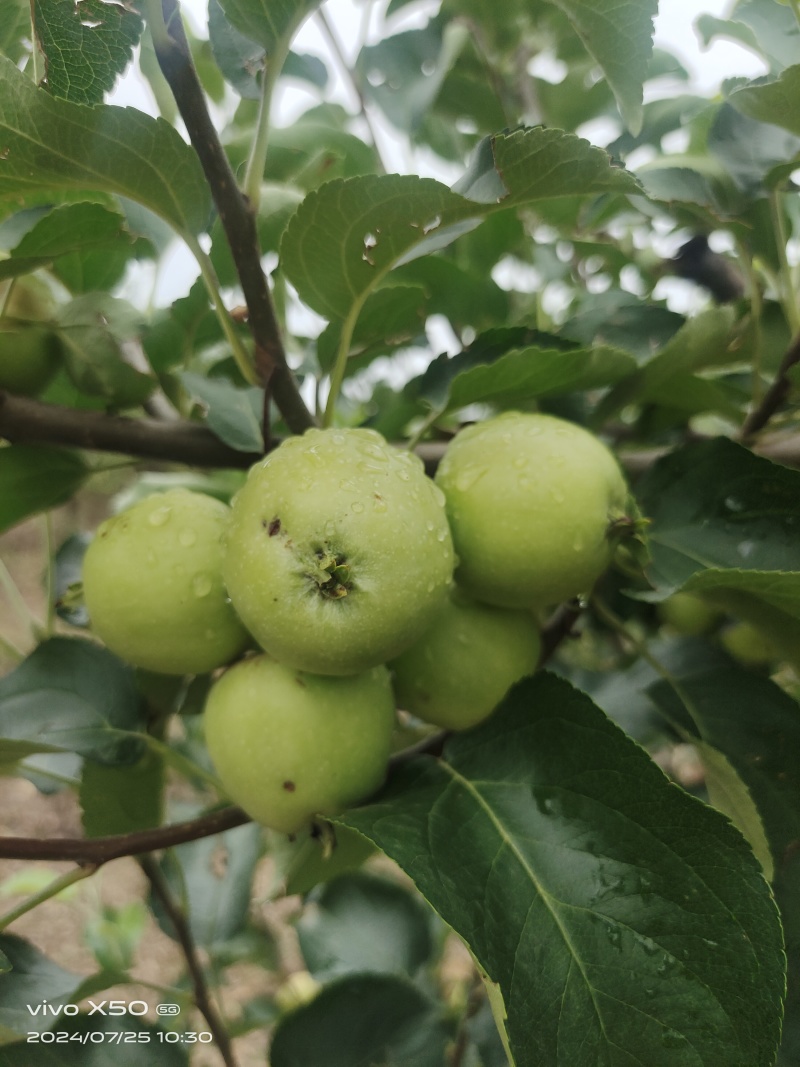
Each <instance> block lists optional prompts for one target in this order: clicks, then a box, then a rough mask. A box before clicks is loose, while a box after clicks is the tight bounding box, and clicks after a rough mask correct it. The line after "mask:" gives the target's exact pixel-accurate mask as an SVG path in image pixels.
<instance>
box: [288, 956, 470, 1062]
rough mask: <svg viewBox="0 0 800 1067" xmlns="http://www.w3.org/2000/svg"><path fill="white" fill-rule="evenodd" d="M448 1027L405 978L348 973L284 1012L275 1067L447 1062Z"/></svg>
mask: <svg viewBox="0 0 800 1067" xmlns="http://www.w3.org/2000/svg"><path fill="white" fill-rule="evenodd" d="M448 1038H449V1032H448V1028H447V1027H446V1026H445V1025H444V1024H443V1023H442V1022H441V1020H440V1019H439V1017H438V1015H437V1009H436V1006H435V1005H434V1004H433V1003H432V1002H431V1001H430V1000H428V998H427V997H426V996H425V995H424V994H423V993H421V992H420V991H419V990H418V989H417V988H416V987H415V986H413V985H411V983H410V982H408V981H407V980H405V979H402V978H398V977H395V976H394V975H388V974H361V975H349V976H347V977H345V978H340V979H339V980H338V981H336V982H332V983H331V984H330V985H329V986H327V987H326V988H325V989H323V990H322V992H321V993H319V994H318V995H317V996H316V997H315V999H314V1000H312V1001H311V1003H310V1004H305V1005H304V1006H303V1007H301V1008H298V1009H296V1010H295V1011H293V1012H291V1014H289V1015H287V1016H285V1017H284V1018H283V1019H282V1021H281V1022H280V1023H279V1024H278V1026H277V1029H276V1030H275V1033H274V1036H273V1039H272V1044H271V1046H270V1063H271V1065H272V1067H310V1065H311V1064H323V1063H324V1064H325V1067H373V1065H376V1064H398V1065H399V1064H402V1065H403V1067H442V1064H443V1063H444V1052H445V1045H446V1043H447V1041H448Z"/></svg>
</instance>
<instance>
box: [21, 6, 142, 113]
mask: <svg viewBox="0 0 800 1067" xmlns="http://www.w3.org/2000/svg"><path fill="white" fill-rule="evenodd" d="M33 25H34V31H35V33H36V41H37V44H38V46H39V48H40V49H41V51H42V53H43V55H44V62H45V69H46V72H47V73H46V77H45V82H44V84H45V87H46V88H47V91H48V92H49V93H52V94H53V96H58V97H62V98H63V99H65V100H73V101H74V102H75V103H76V104H99V103H101V101H102V99H103V95H104V94H105V93H107V92H109V91H110V90H111V89H113V88H114V83H115V82H116V80H117V77H118V76H119V75H120V74H121V73H122V72H123V70H124V69H125V68H126V67H127V65H128V63H130V61H131V57H132V55H133V50H134V48H135V47H136V45H137V44H138V42H139V38H140V37H141V35H142V29H143V28H144V21H143V19H142V17H141V15H139V14H138V12H137V11H135V10H134V9H133V8H131V7H129V6H128V5H127V4H122V3H109V2H108V0H81V3H80V5H78V4H65V3H63V2H62V0H33Z"/></svg>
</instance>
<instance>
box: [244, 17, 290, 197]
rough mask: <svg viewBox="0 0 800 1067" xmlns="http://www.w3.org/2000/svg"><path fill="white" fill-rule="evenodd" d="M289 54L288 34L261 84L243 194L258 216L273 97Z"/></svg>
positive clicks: (269, 57)
mask: <svg viewBox="0 0 800 1067" xmlns="http://www.w3.org/2000/svg"><path fill="white" fill-rule="evenodd" d="M288 54H289V35H288V34H286V35H285V37H284V38H283V39H282V40H281V41H280V43H279V45H278V47H277V48H276V49H275V51H274V52H273V54H272V55H271V56H267V66H266V70H265V71H264V75H263V78H262V80H261V98H260V100H259V103H258V117H257V119H256V132H255V137H254V138H253V144H252V147H251V149H250V158H249V159H248V160H247V169H246V170H245V175H244V194H245V196H246V197H247V199H248V200H249V201H250V206H251V208H252V209H253V211H255V212H256V213H257V212H258V207H259V204H260V203H261V183H262V181H263V180H264V167H265V166H266V163H267V147H268V145H269V119H270V110H271V107H272V95H273V93H274V91H275V85H276V84H277V81H278V78H279V77H280V73H281V71H282V70H283V64H284V63H285V62H286V56H287V55H288Z"/></svg>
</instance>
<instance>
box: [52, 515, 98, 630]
mask: <svg viewBox="0 0 800 1067" xmlns="http://www.w3.org/2000/svg"><path fill="white" fill-rule="evenodd" d="M90 541H91V536H90V535H89V534H84V533H78V534H73V535H72V536H71V537H68V538H67V540H66V541H64V543H63V544H62V545H60V546H59V549H58V551H57V552H56V555H55V560H54V563H55V581H54V582H53V589H52V594H53V603H54V606H55V609H56V614H57V615H58V617H59V618H60V619H64V621H65V622H68V623H69V624H70V626H79V627H81V628H85V627H87V626H88V625H89V613H88V611H87V610H86V606H85V605H84V603H83V590H82V588H81V584H80V583H81V572H82V569H83V557H84V555H85V553H86V549H87V548H88V547H89V543H90Z"/></svg>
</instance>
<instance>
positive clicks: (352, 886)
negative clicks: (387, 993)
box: [297, 872, 433, 982]
mask: <svg viewBox="0 0 800 1067" xmlns="http://www.w3.org/2000/svg"><path fill="white" fill-rule="evenodd" d="M297 933H298V936H299V938H300V948H301V950H302V952H303V957H304V959H305V961H306V966H307V967H308V969H309V971H311V973H312V974H313V975H314V977H315V978H317V979H318V980H319V981H321V982H327V981H329V980H330V979H331V978H335V977H337V976H339V975H342V974H357V973H358V972H360V971H372V972H375V973H380V974H407V975H408V976H409V977H412V978H413V977H414V975H415V974H416V972H417V971H418V970H419V968H420V967H422V966H423V965H424V964H425V963H427V961H428V959H429V958H430V955H431V953H432V951H433V943H432V938H431V928H430V917H429V915H428V914H427V912H426V911H425V910H424V909H423V907H422V906H421V905H420V903H419V900H418V899H417V898H415V897H412V896H411V894H410V893H409V892H408V891H407V890H405V889H403V888H401V887H400V886H399V885H397V884H396V883H394V882H389V881H387V879H385V878H378V877H376V876H375V875H372V874H366V873H364V872H359V873H356V874H343V875H340V876H339V877H338V878H335V879H334V880H333V881H331V882H328V883H327V884H326V885H325V886H323V887H322V888H321V889H320V890H318V891H316V892H314V893H313V894H312V895H311V898H310V901H309V906H307V907H306V909H305V910H304V912H303V915H302V916H301V917H300V919H299V921H298V923H297Z"/></svg>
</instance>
